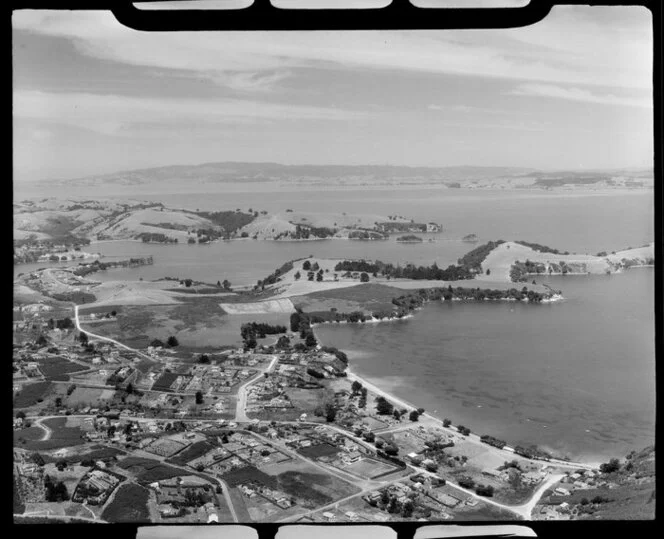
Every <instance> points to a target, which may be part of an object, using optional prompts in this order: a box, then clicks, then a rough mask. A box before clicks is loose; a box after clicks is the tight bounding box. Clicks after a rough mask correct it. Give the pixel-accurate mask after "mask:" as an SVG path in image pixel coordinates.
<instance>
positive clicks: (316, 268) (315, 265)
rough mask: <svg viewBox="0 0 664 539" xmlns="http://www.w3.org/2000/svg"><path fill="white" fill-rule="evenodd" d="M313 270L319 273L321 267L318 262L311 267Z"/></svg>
mask: <svg viewBox="0 0 664 539" xmlns="http://www.w3.org/2000/svg"><path fill="white" fill-rule="evenodd" d="M311 269H312V270H313V271H318V270H319V269H320V266H319V265H318V262H314V265H313V266H311Z"/></svg>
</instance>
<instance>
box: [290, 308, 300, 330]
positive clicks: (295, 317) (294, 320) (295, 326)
mask: <svg viewBox="0 0 664 539" xmlns="http://www.w3.org/2000/svg"><path fill="white" fill-rule="evenodd" d="M301 321H302V319H301V317H300V313H298V312H294V313H293V314H291V316H290V328H291V331H292V332H297V331H300V322H301Z"/></svg>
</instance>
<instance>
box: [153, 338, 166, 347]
mask: <svg viewBox="0 0 664 539" xmlns="http://www.w3.org/2000/svg"><path fill="white" fill-rule="evenodd" d="M150 346H152V348H159V347H161V348H163V347H164V343H163V342H162V341H160V340H159V339H152V342H150Z"/></svg>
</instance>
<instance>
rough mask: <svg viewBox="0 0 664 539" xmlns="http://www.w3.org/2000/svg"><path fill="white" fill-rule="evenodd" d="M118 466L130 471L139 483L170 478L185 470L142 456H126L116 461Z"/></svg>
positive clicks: (181, 473)
mask: <svg viewBox="0 0 664 539" xmlns="http://www.w3.org/2000/svg"><path fill="white" fill-rule="evenodd" d="M118 466H120V468H122V469H124V470H127V471H129V472H132V473H133V474H135V475H136V479H137V480H138V481H140V482H141V483H153V482H154V481H161V480H162V479H170V478H171V477H177V476H179V475H183V474H184V473H185V472H184V471H182V470H179V469H177V468H173V467H172V466H168V465H166V464H162V463H161V462H159V461H158V460H152V459H146V458H142V457H127V458H126V459H123V460H122V461H120V462H119V463H118Z"/></svg>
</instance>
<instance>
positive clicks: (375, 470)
mask: <svg viewBox="0 0 664 539" xmlns="http://www.w3.org/2000/svg"><path fill="white" fill-rule="evenodd" d="M342 469H343V470H344V471H346V472H349V473H351V474H353V475H357V476H358V477H361V478H363V479H374V478H376V477H380V476H383V475H387V474H390V473H392V472H397V471H399V467H398V466H395V465H393V464H390V463H387V462H380V461H378V460H374V459H368V458H365V459H360V460H358V461H357V462H353V463H352V464H349V465H348V466H344V467H343V468H342Z"/></svg>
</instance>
